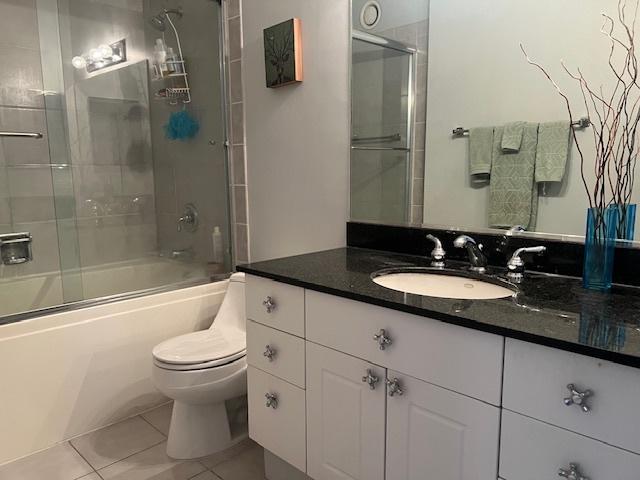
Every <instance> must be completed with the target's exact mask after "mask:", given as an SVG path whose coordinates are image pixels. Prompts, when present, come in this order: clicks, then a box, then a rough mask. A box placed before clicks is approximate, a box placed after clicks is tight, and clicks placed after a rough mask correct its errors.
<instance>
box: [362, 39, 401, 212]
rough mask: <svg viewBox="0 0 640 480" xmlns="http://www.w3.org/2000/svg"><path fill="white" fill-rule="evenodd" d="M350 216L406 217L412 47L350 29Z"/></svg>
mask: <svg viewBox="0 0 640 480" xmlns="http://www.w3.org/2000/svg"><path fill="white" fill-rule="evenodd" d="M351 76H352V77H351V98H352V100H351V101H352V107H351V109H352V110H351V111H352V114H351V115H352V116H351V133H352V138H351V218H352V219H353V220H361V221H376V222H384V223H403V222H406V221H407V220H408V219H409V214H410V195H411V189H410V187H411V162H410V158H411V155H410V153H411V144H412V121H411V119H412V108H413V90H412V85H413V51H412V50H411V49H410V48H408V47H405V46H404V45H402V44H400V43H398V42H395V41H393V40H388V39H385V38H382V37H378V36H374V35H370V34H367V33H363V32H357V31H354V33H353V42H352V70H351Z"/></svg>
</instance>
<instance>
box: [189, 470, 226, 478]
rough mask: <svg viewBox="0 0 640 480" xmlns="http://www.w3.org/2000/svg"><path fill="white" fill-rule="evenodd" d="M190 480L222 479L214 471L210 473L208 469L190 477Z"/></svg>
mask: <svg viewBox="0 0 640 480" xmlns="http://www.w3.org/2000/svg"><path fill="white" fill-rule="evenodd" d="M190 480H222V479H221V478H220V477H219V476H217V475H216V474H215V473H211V472H210V471H208V470H207V471H206V472H202V473H199V474H198V475H196V476H195V477H193V478H191V479H190Z"/></svg>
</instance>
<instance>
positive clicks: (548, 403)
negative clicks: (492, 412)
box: [503, 339, 640, 480]
mask: <svg viewBox="0 0 640 480" xmlns="http://www.w3.org/2000/svg"><path fill="white" fill-rule="evenodd" d="M504 368H505V372H504V398H503V404H504V407H505V408H508V409H509V410H513V411H515V412H519V413H522V414H524V415H527V416H530V417H533V418H537V419H540V420H542V421H544V422H548V423H551V424H553V425H558V426H559V427H562V428H566V429H568V430H572V431H574V432H577V433H581V434H583V435H587V436H589V437H593V438H596V439H598V440H602V441H603V442H606V443H609V444H611V445H615V446H617V447H620V448H624V449H627V450H631V451H633V452H636V453H640V435H639V434H638V432H639V431H640V415H638V402H639V401H640V370H638V369H635V368H632V367H625V366H622V365H617V364H614V363H610V362H606V361H604V360H598V359H596V358H592V357H587V356H583V355H578V354H575V353H570V352H565V351H563V350H558V349H555V348H548V347H542V346H540V345H535V344H531V343H526V342H521V341H517V340H511V339H507V344H506V353H505V367H504ZM568 384H574V385H575V388H576V389H577V390H579V391H584V390H587V389H588V390H591V391H592V392H593V394H592V396H591V397H590V398H587V399H586V404H587V405H588V406H589V409H590V411H589V412H588V413H585V412H584V411H583V410H582V409H581V408H580V406H579V405H576V404H573V405H566V404H565V398H569V397H570V392H569V390H568V388H567V385H568ZM509 480H510V479H509Z"/></svg>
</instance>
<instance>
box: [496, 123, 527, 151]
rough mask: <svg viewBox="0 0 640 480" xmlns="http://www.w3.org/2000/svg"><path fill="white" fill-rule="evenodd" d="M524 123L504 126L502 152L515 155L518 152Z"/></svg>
mask: <svg viewBox="0 0 640 480" xmlns="http://www.w3.org/2000/svg"><path fill="white" fill-rule="evenodd" d="M525 125H526V123H525V122H513V123H507V124H506V125H505V126H504V133H503V135H502V151H503V152H505V153H515V152H518V151H520V146H521V145H522V135H523V134H524V127H525Z"/></svg>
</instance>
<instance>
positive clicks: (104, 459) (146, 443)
mask: <svg viewBox="0 0 640 480" xmlns="http://www.w3.org/2000/svg"><path fill="white" fill-rule="evenodd" d="M164 439H165V437H164V435H162V434H161V433H160V432H158V431H157V430H156V429H155V428H153V427H152V426H151V425H149V424H148V423H147V422H145V421H144V420H143V419H142V418H140V417H133V418H130V419H128V420H125V421H123V422H120V423H116V424H115V425H111V426H109V427H105V428H102V429H100V430H97V431H95V432H91V433H88V434H86V435H83V436H81V437H78V438H75V439H73V440H71V444H72V445H73V446H74V447H75V448H76V449H77V450H78V452H80V454H81V455H82V456H83V457H84V458H85V459H86V460H87V462H89V463H90V464H91V466H92V467H93V468H95V469H96V470H99V469H100V468H103V467H106V466H108V465H111V464H112V463H115V462H117V461H119V460H122V459H123V458H126V457H128V456H130V455H133V454H135V453H138V452H141V451H142V450H145V449H147V448H149V447H151V446H153V445H156V444H158V443H160V442H162V441H164Z"/></svg>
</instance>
